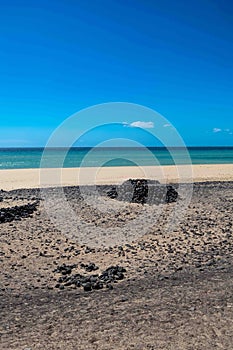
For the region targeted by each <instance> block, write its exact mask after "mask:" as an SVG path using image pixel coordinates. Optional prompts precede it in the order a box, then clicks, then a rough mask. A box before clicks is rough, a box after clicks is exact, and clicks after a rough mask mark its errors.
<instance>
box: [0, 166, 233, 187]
mask: <svg viewBox="0 0 233 350" xmlns="http://www.w3.org/2000/svg"><path fill="white" fill-rule="evenodd" d="M128 178H150V179H156V180H159V181H160V182H162V183H166V182H192V181H193V182H203V181H232V180H233V164H202V165H193V166H186V165H180V166H161V167H154V166H153V167H152V166H145V167H107V168H100V169H99V168H63V169H14V170H0V189H3V190H13V189H19V188H38V187H46V186H59V185H62V186H73V185H88V184H117V183H121V182H123V181H124V180H126V179H128Z"/></svg>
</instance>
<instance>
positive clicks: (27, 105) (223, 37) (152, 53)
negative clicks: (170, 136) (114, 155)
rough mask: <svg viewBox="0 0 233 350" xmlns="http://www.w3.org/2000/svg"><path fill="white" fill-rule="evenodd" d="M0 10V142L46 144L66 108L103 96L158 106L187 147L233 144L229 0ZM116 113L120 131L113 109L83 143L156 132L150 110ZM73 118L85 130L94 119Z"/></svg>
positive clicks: (143, 0) (93, 0)
mask: <svg viewBox="0 0 233 350" xmlns="http://www.w3.org/2000/svg"><path fill="white" fill-rule="evenodd" d="M0 8H1V11H0V31H1V35H0V77H1V80H0V132H1V138H0V147H39V146H45V145H46V144H47V142H48V140H49V137H50V136H51V134H52V133H53V131H54V130H55V129H56V128H58V127H59V126H60V125H61V123H63V122H64V121H65V120H66V119H67V118H68V117H69V116H71V115H73V114H75V113H77V112H78V111H80V110H83V109H85V108H88V107H90V106H93V105H97V104H103V103H109V102H128V103H134V104H138V105H142V106H146V107H148V108H150V109H152V110H154V111H156V112H158V113H159V114H160V115H162V116H164V117H165V118H166V120H167V122H166V123H165V124H164V125H166V124H167V125H168V126H169V125H172V127H173V128H174V129H175V130H176V132H177V133H178V134H179V135H180V136H181V137H182V139H183V140H184V143H185V144H186V145H187V146H233V2H232V1H231V0H196V1H189V0H177V1H174V0H163V1H160V0H140V1H139V0H89V1H81V0H56V1H55V0H49V1H47V0H40V1H39V2H35V1H31V0H30V1H20V0H8V1H3V0H0ZM149 117H150V119H149ZM77 118H78V117H77ZM88 118H90V119H91V122H93V125H98V123H99V126H101V118H100V120H98V116H96V115H95V114H94V115H91V113H90V115H89V116H88ZM118 118H119V119H118V121H117V122H118V123H119V124H120V125H121V127H119V124H118V126H117V128H118V129H117V130H118V132H117V135H116V133H115V131H114V130H113V129H114V128H113V126H112V124H111V123H116V120H112V116H111V113H109V115H108V120H107V121H105V122H107V123H109V124H111V125H110V126H109V127H108V126H107V125H105V127H97V128H96V129H95V132H93V131H92V132H89V135H90V137H89V138H88V137H84V138H82V139H84V144H83V145H84V146H88V145H89V144H90V143H95V142H97V141H98V140H99V136H100V135H99V133H102V134H101V135H102V136H103V137H102V139H104V138H105V139H108V138H109V139H111V138H114V137H120V136H122V137H125V138H127V137H129V138H131V137H132V138H134V135H139V134H140V135H144V136H143V137H144V141H143V143H144V144H145V145H146V144H147V143H148V144H150V141H149V139H148V140H147V136H146V134H147V133H146V132H145V131H150V132H153V133H154V134H155V135H156V132H157V130H156V127H157V124H156V120H154V119H153V118H151V116H150V115H149V114H148V115H147V113H145V114H143V115H139V116H138V118H137V119H132V115H131V114H130V113H129V114H128V115H126V114H125V115H119V117H118ZM78 120H79V122H78V123H77V125H76V128H77V134H79V133H80V130H86V131H87V130H88V126H90V125H91V123H90V120H88V121H87V119H85V118H80V119H78ZM125 125H128V126H130V127H125ZM132 129H133V130H134V135H133V134H132ZM169 129H170V128H169V127H167V128H166V127H164V131H165V130H166V131H167V132H169ZM121 133H122V134H121ZM135 137H136V139H137V136H135ZM140 137H141V136H140ZM82 141H83V140H82ZM147 141H148V142H147ZM150 146H151V144H150Z"/></svg>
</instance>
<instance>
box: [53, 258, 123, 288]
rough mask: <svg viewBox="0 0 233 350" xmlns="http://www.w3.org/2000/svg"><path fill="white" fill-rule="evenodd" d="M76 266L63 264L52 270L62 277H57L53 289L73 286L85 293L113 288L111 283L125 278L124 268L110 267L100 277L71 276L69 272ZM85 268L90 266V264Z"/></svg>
mask: <svg viewBox="0 0 233 350" xmlns="http://www.w3.org/2000/svg"><path fill="white" fill-rule="evenodd" d="M83 265H84V264H83ZM93 265H94V264H93ZM76 266H77V265H65V264H63V265H61V266H58V267H57V268H56V269H55V270H54V272H59V273H61V274H62V275H63V276H61V277H59V279H58V281H57V282H58V283H57V284H56V286H55V288H60V287H61V286H63V287H68V286H71V285H74V286H76V287H83V289H84V290H85V291H91V290H92V289H93V290H94V289H95V290H98V289H102V288H103V287H104V286H105V287H106V288H108V289H112V288H113V287H112V284H111V283H116V282H117V281H119V280H122V279H123V278H124V277H125V276H124V273H125V272H126V270H125V268H123V267H121V266H111V267H109V268H107V269H106V270H105V271H103V272H102V273H101V274H100V275H81V274H79V273H77V274H73V275H71V270H72V269H73V268H74V267H76ZM85 266H90V264H89V265H85ZM95 267H96V266H95ZM60 289H61V288H60Z"/></svg>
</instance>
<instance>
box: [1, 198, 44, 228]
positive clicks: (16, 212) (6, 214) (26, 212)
mask: <svg viewBox="0 0 233 350" xmlns="http://www.w3.org/2000/svg"><path fill="white" fill-rule="evenodd" d="M37 206H38V201H36V202H33V203H29V204H25V205H20V206H18V205H16V206H13V207H9V208H1V209H0V223H5V222H11V221H14V220H17V221H19V220H21V219H23V218H27V217H30V216H31V215H32V214H33V212H34V211H35V210H36V209H37Z"/></svg>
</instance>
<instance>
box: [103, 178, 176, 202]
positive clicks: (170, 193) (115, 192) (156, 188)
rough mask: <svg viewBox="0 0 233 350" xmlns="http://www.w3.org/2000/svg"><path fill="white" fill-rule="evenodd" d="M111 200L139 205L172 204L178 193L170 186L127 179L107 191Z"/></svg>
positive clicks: (150, 181) (156, 182)
mask: <svg viewBox="0 0 233 350" xmlns="http://www.w3.org/2000/svg"><path fill="white" fill-rule="evenodd" d="M107 196H108V197H110V198H112V199H117V200H121V201H127V202H130V203H140V204H145V203H147V204H161V203H172V202H176V201H177V199H178V193H177V191H176V190H175V188H174V187H173V186H171V185H163V184H160V183H159V182H158V181H153V180H145V179H129V180H127V181H125V182H123V184H122V185H120V186H117V187H116V186H113V187H112V188H111V189H110V190H108V191H107Z"/></svg>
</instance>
